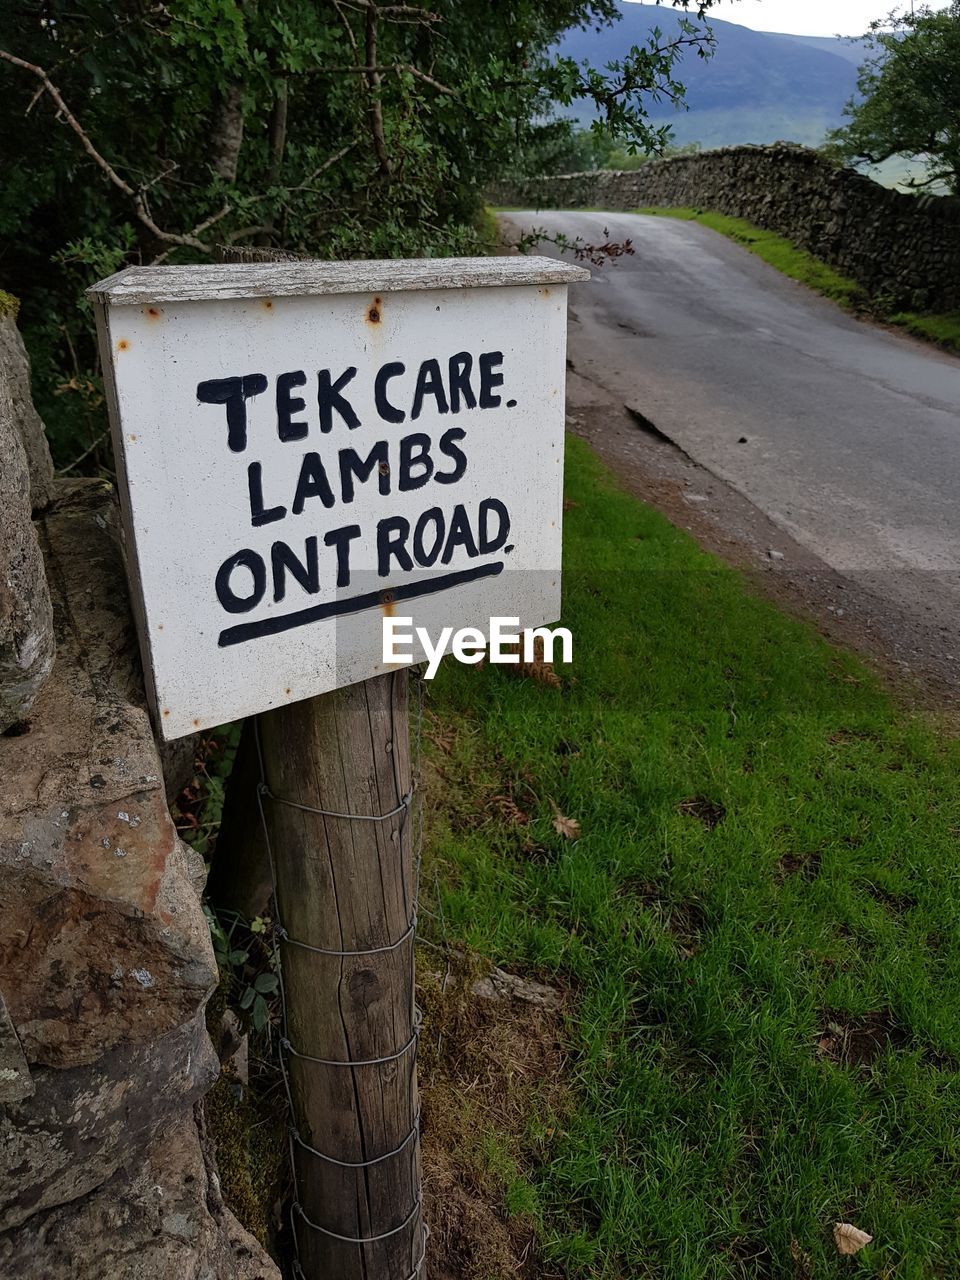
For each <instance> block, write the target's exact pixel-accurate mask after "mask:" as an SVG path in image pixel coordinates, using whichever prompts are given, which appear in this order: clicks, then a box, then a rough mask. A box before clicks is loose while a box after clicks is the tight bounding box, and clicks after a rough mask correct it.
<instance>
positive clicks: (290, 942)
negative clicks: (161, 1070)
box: [254, 672, 429, 1280]
mask: <svg viewBox="0 0 960 1280" xmlns="http://www.w3.org/2000/svg"><path fill="white" fill-rule="evenodd" d="M414 685H415V689H416V695H417V697H416V716H415V724H414V744H415V745H414V753H413V761H412V774H413V777H412V785H411V787H410V789H409V791H407V792H406V793H405V794H404V795H403V796H402V797H401V799H400V801H399V803H398V804H397V805H396V806H395V808H393V809H391V810H390V811H389V812H388V813H383V814H349V813H339V812H336V811H334V810H327V809H319V808H314V807H312V806H310V805H303V804H299V803H297V802H295V801H292V800H287V799H285V798H284V797H280V796H275V795H274V794H273V792H272V791H271V790H270V787H269V785H268V784H267V778H266V769H265V767H264V760H263V749H262V744H261V741H260V726H259V724H258V722H257V721H256V720H255V721H254V741H255V743H256V750H257V762H258V764H259V773H260V783H259V785H258V787H257V808H258V810H259V813H260V825H261V828H262V831H263V838H264V844H265V847H266V851H267V861H268V863H269V866H270V881H271V886H272V889H273V899H274V921H275V923H274V930H273V963H274V968H275V971H276V974H277V984H278V990H279V994H280V1006H281V1016H282V1026H283V1030H282V1034H281V1037H280V1041H279V1052H278V1058H279V1061H280V1071H281V1075H282V1077H283V1087H284V1092H285V1095H286V1100H287V1108H288V1113H289V1116H290V1119H291V1123H290V1125H289V1133H288V1139H289V1143H290V1169H291V1176H292V1179H293V1201H292V1204H291V1209H290V1230H291V1234H292V1236H293V1251H294V1258H293V1272H294V1275H295V1277H297V1280H306V1277H305V1273H304V1271H303V1265H302V1262H301V1259H300V1241H299V1238H298V1235H297V1227H296V1220H295V1219H296V1218H297V1217H299V1218H300V1219H301V1220H302V1221H303V1222H304V1223H306V1224H307V1226H309V1227H310V1228H312V1229H313V1230H314V1231H317V1232H319V1233H320V1234H322V1235H326V1236H329V1237H330V1238H331V1239H334V1240H341V1241H343V1242H344V1243H346V1244H355V1245H360V1246H363V1245H367V1244H373V1243H375V1242H376V1241H378V1240H385V1239H388V1238H390V1237H391V1236H394V1235H397V1234H398V1232H400V1231H402V1230H403V1229H404V1227H408V1226H409V1225H410V1224H411V1223H412V1222H413V1221H414V1219H415V1218H416V1216H417V1214H418V1213H419V1214H421V1215H422V1210H423V1203H422V1200H421V1199H418V1200H417V1202H416V1204H415V1205H414V1206H413V1208H412V1210H411V1211H410V1213H409V1214H408V1215H407V1217H406V1218H405V1219H404V1221H403V1222H402V1223H401V1224H400V1226H399V1227H395V1228H393V1229H392V1230H391V1231H387V1232H384V1233H383V1234H381V1235H376V1236H343V1235H339V1234H338V1233H337V1232H334V1231H330V1230H328V1229H327V1228H326V1227H322V1226H320V1225H319V1224H318V1223H315V1222H313V1221H312V1220H311V1219H310V1218H309V1217H307V1215H306V1213H305V1212H304V1209H303V1206H302V1205H301V1203H300V1192H299V1186H298V1179H297V1161H296V1157H295V1146H296V1147H299V1148H300V1150H301V1151H304V1152H306V1153H307V1154H308V1155H310V1156H312V1157H314V1158H316V1159H320V1160H323V1161H325V1162H327V1163H329V1164H334V1165H338V1166H340V1167H341V1168H345V1169H355V1170H359V1169H365V1168H368V1167H370V1166H372V1165H377V1164H382V1163H383V1162H384V1161H386V1160H389V1159H391V1158H393V1157H396V1156H399V1155H401V1154H402V1153H403V1152H404V1151H405V1150H406V1149H407V1147H408V1146H409V1145H410V1143H411V1142H413V1141H414V1139H415V1137H416V1136H417V1135H418V1134H419V1126H420V1115H419V1112H418V1113H417V1115H416V1117H415V1120H414V1125H413V1128H412V1129H411V1131H410V1133H409V1134H407V1136H406V1137H405V1138H404V1140H403V1141H402V1142H401V1143H400V1144H399V1146H397V1147H395V1148H394V1149H393V1150H392V1151H386V1152H383V1153H381V1154H380V1155H378V1156H374V1157H372V1158H370V1159H367V1160H362V1161H346V1160H339V1159H337V1158H336V1157H333V1156H329V1155H327V1154H326V1153H325V1152H322V1151H318V1150H317V1149H316V1148H315V1147H312V1146H310V1144H309V1143H307V1142H305V1141H304V1140H303V1138H301V1136H300V1134H299V1132H298V1130H297V1129H296V1126H295V1124H294V1123H293V1118H294V1116H295V1115H296V1110H295V1108H294V1104H293V1089H292V1085H291V1081H290V1074H289V1071H288V1067H287V1061H286V1057H287V1053H289V1054H291V1055H292V1056H293V1057H296V1058H298V1059H299V1060H301V1061H306V1062H312V1063H316V1064H319V1065H322V1066H335V1067H344V1066H346V1067H369V1066H380V1065H383V1064H386V1063H389V1062H394V1061H397V1060H398V1059H399V1058H402V1057H403V1056H404V1055H405V1054H407V1053H408V1052H409V1051H410V1049H411V1048H413V1047H415V1046H416V1044H417V1040H418V1038H419V1035H420V1026H421V1020H422V1019H421V1013H420V1010H419V1009H417V1008H415V1014H414V1028H413V1034H412V1035H411V1037H410V1039H409V1040H408V1041H407V1043H406V1044H405V1045H404V1046H403V1047H402V1048H401V1049H399V1050H398V1051H397V1052H396V1053H393V1054H388V1055H385V1056H384V1057H382V1058H370V1059H364V1060H358V1061H353V1062H351V1061H347V1060H343V1059H329V1058H318V1057H314V1056H313V1055H310V1054H304V1053H301V1052H300V1051H298V1050H297V1049H296V1048H294V1046H293V1044H292V1043H291V1042H290V1040H289V1037H288V1034H287V1031H288V1025H289V1024H288V1017H287V996H286V988H285V986H284V982H283V966H282V963H281V954H280V953H281V945H282V944H286V945H287V946H293V947H299V948H302V949H304V950H306V951H311V952H314V953H316V954H319V955H329V956H333V957H335V958H340V959H343V958H350V957H358V956H365V955H381V954H384V953H386V952H389V951H394V950H396V949H397V948H398V947H400V946H402V945H403V944H404V943H405V942H407V941H408V940H409V939H411V938H414V939H415V938H416V925H417V904H418V901H419V894H420V864H421V861H422V857H423V801H422V798H421V799H420V802H419V804H418V805H417V815H416V823H417V826H416V836H415V844H414V851H413V905H412V914H411V919H410V924H409V926H408V928H407V929H406V931H405V932H404V933H403V934H402V935H401V937H399V938H397V939H396V940H395V941H394V942H392V943H389V944H386V945H384V946H380V947H370V948H366V949H364V950H361V951H335V950H332V949H330V948H326V947H317V946H314V944H313V943H308V942H302V941H300V940H299V939H296V938H291V937H290V935H289V933H288V932H287V930H286V929H285V928H284V926H283V923H282V921H281V920H280V917H279V904H278V902H277V874H276V863H275V859H274V855H273V847H272V844H271V841H270V832H269V827H268V825H267V821H266V814H265V812H264V800H265V799H269V800H272V801H273V802H275V803H277V804H282V805H286V806H288V807H289V808H292V809H299V810H301V811H302V812H306V813H315V814H317V815H319V816H321V817H329V818H338V819H341V820H344V821H355V822H385V821H387V820H388V819H390V818H394V817H396V816H397V815H398V814H400V813H407V814H409V813H411V812H412V809H413V798H414V796H415V795H416V794H417V793H418V791H419V783H420V776H421V733H422V722H423V678H422V675H421V674H420V673H419V672H417V673H416V675H415V679H414ZM394 761H395V765H394V768H395V772H396V769H397V767H398V765H397V753H396V752H394ZM397 782H398V785H397V790H398V791H399V789H400V788H399V779H397ZM415 1081H416V1059H415V1058H414V1059H413V1060H412V1061H411V1066H410V1077H409V1089H410V1100H411V1104H412V1100H413V1091H414V1087H415ZM421 1235H422V1244H421V1250H420V1257H419V1259H418V1261H417V1263H416V1266H415V1267H414V1269H413V1271H412V1272H411V1273H410V1275H409V1276H407V1277H405V1278H404V1280H418V1277H419V1276H420V1272H421V1270H422V1268H423V1265H424V1262H425V1260H426V1248H427V1238H428V1236H429V1229H428V1227H427V1225H426V1223H422V1233H421Z"/></svg>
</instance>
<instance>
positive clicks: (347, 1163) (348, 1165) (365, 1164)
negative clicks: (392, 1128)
mask: <svg viewBox="0 0 960 1280" xmlns="http://www.w3.org/2000/svg"><path fill="white" fill-rule="evenodd" d="M419 1133H420V1112H419V1111H418V1112H417V1114H416V1116H415V1118H414V1121H413V1128H412V1129H411V1130H410V1132H409V1133H408V1134H407V1136H406V1137H405V1138H404V1140H403V1141H402V1142H401V1143H400V1145H399V1146H397V1147H394V1148H393V1150H392V1151H385V1152H384V1153H383V1155H382V1156H374V1158H373V1159H372V1160H338V1159H337V1157H336V1156H328V1155H327V1154H326V1152H324V1151H318V1150H317V1148H316V1147H311V1146H310V1144H309V1142H304V1140H303V1139H302V1138H301V1137H300V1134H299V1133H298V1132H297V1130H296V1129H291V1130H290V1136H291V1138H293V1140H294V1142H295V1143H296V1144H297V1146H298V1147H301V1148H302V1149H303V1150H304V1151H309V1152H310V1154H311V1155H313V1156H316V1157H317V1159H318V1160H326V1162H327V1164H335V1165H339V1167H340V1168H341V1169H369V1168H370V1166H371V1165H373V1164H382V1163H383V1161H384V1160H389V1159H390V1158H391V1156H398V1155H400V1153H401V1152H403V1151H405V1150H406V1149H407V1147H408V1146H409V1145H410V1143H411V1142H412V1141H413V1140H414V1138H416V1137H417V1135H418V1134H419Z"/></svg>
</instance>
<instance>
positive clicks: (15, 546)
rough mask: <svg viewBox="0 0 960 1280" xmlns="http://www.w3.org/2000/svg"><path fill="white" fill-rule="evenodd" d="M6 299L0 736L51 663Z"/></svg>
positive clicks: (0, 348) (0, 438)
mask: <svg viewBox="0 0 960 1280" xmlns="http://www.w3.org/2000/svg"><path fill="white" fill-rule="evenodd" d="M7 296H8V295H6V294H0V733H2V732H4V731H5V730H7V729H9V728H10V727H11V726H12V725H14V724H16V723H17V722H18V721H20V720H23V719H24V717H25V716H27V715H28V714H29V712H30V710H31V708H32V707H33V704H34V701H35V700H36V698H37V697H38V695H39V693H40V690H41V689H42V688H43V684H44V681H45V680H46V678H47V676H48V675H49V674H50V669H51V667H52V665H53V656H54V638H53V623H52V615H51V609H50V593H49V591H48V590H47V579H46V575H45V573H44V565H43V556H42V555H41V552H40V546H39V543H38V540H37V533H36V530H35V528H34V525H33V521H32V507H31V499H30V472H29V467H28V462H27V453H26V450H25V448H24V441H23V438H22V436H21V423H22V420H23V417H24V410H25V404H29V399H30V397H29V388H28V390H27V395H26V402H24V401H23V399H22V397H21V395H20V390H19V388H18V378H17V357H16V351H15V350H12V348H11V345H10V344H11V342H12V341H13V339H15V340H16V342H17V343H19V341H20V335H19V334H18V333H17V329H16V325H15V323H14V320H13V317H12V315H10V314H9V312H8V313H7V314H5V313H4V301H3V300H4V299H5V298H6V297H7ZM21 349H22V347H21ZM31 407H32V406H31Z"/></svg>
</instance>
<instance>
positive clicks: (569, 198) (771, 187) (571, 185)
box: [490, 143, 960, 311]
mask: <svg viewBox="0 0 960 1280" xmlns="http://www.w3.org/2000/svg"><path fill="white" fill-rule="evenodd" d="M490 196H491V199H492V200H493V201H494V202H495V203H497V204H501V205H507V206H509V207H513V208H524V209H576V208H581V209H582V208H599V209H610V210H618V209H636V208H640V207H643V206H667V207H675V208H682V207H693V208H697V209H708V210H711V211H713V212H716V213H725V214H729V215H731V216H733V217H738V218H746V219H748V221H750V222H752V223H754V224H755V225H757V226H759V227H763V228H765V229H766V230H769V231H776V232H778V233H779V234H780V235H783V236H786V237H787V238H788V239H789V240H792V241H793V243H794V244H797V245H799V246H800V247H801V248H803V249H807V250H809V252H810V253H813V254H815V255H816V257H818V258H820V259H821V260H822V261H823V262H826V263H829V264H830V265H831V266H833V267H835V268H836V269H837V270H838V271H839V272H841V273H842V274H843V275H846V276H849V277H851V278H852V279H853V280H855V281H857V283H858V284H860V285H861V286H862V287H863V288H864V290H865V291H866V293H867V294H868V295H869V296H870V297H871V298H873V299H875V300H879V301H883V302H884V303H886V304H888V305H893V306H895V307H898V308H906V309H911V310H923V311H952V310H955V309H957V308H960V198H957V197H953V196H923V195H907V194H904V193H903V192H899V191H893V190H890V189H889V188H887V187H882V186H880V185H879V184H878V183H876V182H874V181H873V180H872V179H870V178H867V177H864V175H863V174H860V173H856V172H855V171H854V170H852V169H842V168H837V167H835V166H834V165H832V164H830V163H829V162H827V161H826V160H824V159H823V157H822V156H820V155H819V153H818V152H816V151H812V150H810V149H809V148H807V147H798V146H792V145H788V144H786V143H776V144H774V145H773V146H766V147H726V148H723V149H721V150H718V151H704V152H701V153H699V154H697V155H690V156H675V157H671V158H670V159H667V160H657V161H652V162H651V163H649V164H647V165H644V166H643V167H642V168H640V169H636V170H633V171H631V172H619V171H600V172H596V173H572V174H562V175H559V176H555V177H544V178H532V179H528V180H520V181H516V182H513V183H509V184H503V185H501V186H500V187H498V188H496V189H494V190H493V191H492V192H491V193H490Z"/></svg>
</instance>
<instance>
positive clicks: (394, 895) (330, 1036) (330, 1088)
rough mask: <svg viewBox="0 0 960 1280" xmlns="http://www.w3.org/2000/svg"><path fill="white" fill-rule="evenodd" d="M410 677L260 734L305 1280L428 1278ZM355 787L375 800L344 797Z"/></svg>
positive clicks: (260, 729) (298, 1258)
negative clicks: (332, 1279)
mask: <svg viewBox="0 0 960 1280" xmlns="http://www.w3.org/2000/svg"><path fill="white" fill-rule="evenodd" d="M401 681H402V687H401V686H400V683H399V682H401ZM378 682H380V683H378ZM406 685H407V673H406V672H405V671H402V672H394V673H392V674H390V675H386V676H381V677H377V678H376V679H375V680H373V681H366V682H364V684H363V685H360V686H353V687H350V688H347V689H342V690H338V691H336V692H335V693H333V694H329V695H324V697H323V698H318V699H313V700H312V701H311V702H308V703H304V704H296V705H295V706H291V707H287V708H283V709H282V711H279V712H269V713H267V714H266V716H264V717H261V720H260V722H258V724H257V729H256V747H257V755H258V762H259V772H260V783H259V786H258V789H257V804H258V808H259V813H260V821H261V823H262V827H263V834H264V843H265V847H266V850H267V855H268V859H269V864H270V875H271V879H272V882H273V889H274V903H275V906H274V921H275V923H274V931H273V941H274V963H275V965H276V970H277V975H278V979H279V990H280V996H281V1004H282V1017H283V1026H282V1030H281V1035H280V1040H279V1060H280V1066H281V1070H282V1074H283V1081H284V1087H285V1090H286V1096H287V1102H288V1105H289V1108H290V1134H289V1148H290V1162H291V1169H292V1176H293V1201H292V1204H291V1212H290V1225H291V1231H292V1236H293V1243H294V1250H295V1259H294V1271H295V1274H296V1275H297V1276H298V1277H301V1278H302V1280H320V1277H321V1276H327V1275H334V1274H336V1275H337V1277H338V1280H361V1277H363V1276H366V1275H368V1274H369V1275H371V1276H372V1275H376V1276H377V1278H378V1280H424V1277H425V1275H426V1241H427V1235H428V1232H427V1228H426V1224H425V1223H424V1221H423V1205H422V1194H421V1190H420V1158H419V1118H420V1111H419V1096H418V1091H417V1080H416V1046H417V1041H418V1037H419V1032H420V1012H419V1010H418V1009H416V1006H415V1004H414V1001H413V981H414V965H413V948H414V943H415V938H416V920H417V901H418V895H419V872H420V856H421V849H422V831H423V825H422V823H423V820H422V803H421V802H420V799H419V796H418V783H419V764H420V745H419V744H420V721H421V718H422V696H423V694H422V683H421V681H420V680H419V679H418V680H417V682H416V688H417V693H418V698H417V712H416V717H417V718H416V732H415V760H414V764H413V765H412V766H411V762H410V744H409V738H408V733H407V716H406V703H407V693H406ZM388 709H389V711H388ZM271 718H273V719H271ZM364 725H366V726H367V728H368V732H367V733H366V735H365V734H364V733H363V732H356V730H357V729H358V728H359V729H361V730H362V729H363V727H364ZM351 729H352V730H353V732H350V730H351ZM388 765H389V767H388ZM354 766H356V767H354ZM351 777H353V778H355V779H356V780H357V781H356V785H355V786H353V785H352V784H351V781H350V779H351ZM278 779H279V782H278ZM307 780H309V781H307ZM341 780H342V781H341ZM294 786H297V787H298V789H297V790H294ZM358 788H359V790H360V791H361V792H363V793H364V794H365V795H366V794H367V793H369V798H370V800H371V801H372V800H376V801H377V803H371V804H370V805H369V808H370V810H372V811H362V810H361V806H360V805H358V804H350V803H340V800H341V798H342V799H344V800H349V799H350V797H351V791H353V792H354V793H355V792H356V790H357V789H358ZM365 789H366V790H365ZM328 796H329V803H327V800H328ZM311 800H316V801H318V803H310V801H311ZM320 801H322V802H323V803H319V802H320ZM281 841H282V844H281ZM308 899H309V900H308ZM291 916H295V917H296V918H297V923H296V925H294V924H293V923H292V921H291V918H290V917H291ZM301 921H303V922H306V923H307V924H308V925H310V929H309V933H308V931H307V929H305V928H301ZM391 926H392V932H391ZM334 932H335V933H336V935H337V936H336V937H333V936H331V935H332V934H333V933H334ZM305 934H306V936H304V935H305ZM336 943H339V945H335V944H336ZM291 975H293V976H291ZM291 982H292V983H293V984H294V986H295V990H294V998H293V1001H292V1002H291ZM311 996H312V1002H311V1001H310V999H309V997H311ZM305 1003H308V1004H309V1003H312V1008H308V1009H304V1007H303V1006H304V1004H305ZM314 1015H316V1016H315V1017H314ZM404 1024H405V1025H406V1032H405V1034H398V1033H400V1032H401V1031H402V1027H403V1025H404ZM321 1035H323V1036H324V1037H325V1041H324V1042H323V1043H321V1042H319V1041H320V1037H321ZM308 1036H309V1038H308ZM355 1046H356V1047H355ZM361 1046H373V1048H374V1051H373V1052H370V1051H367V1050H366V1049H365V1048H362V1047H361ZM381 1099H382V1101H381ZM311 1118H312V1120H313V1123H311ZM318 1118H319V1123H318ZM315 1126H316V1128H317V1129H320V1130H321V1132H320V1133H318V1132H317V1131H315ZM323 1130H325V1132H322V1131H323Z"/></svg>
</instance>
